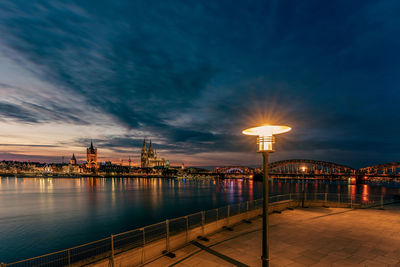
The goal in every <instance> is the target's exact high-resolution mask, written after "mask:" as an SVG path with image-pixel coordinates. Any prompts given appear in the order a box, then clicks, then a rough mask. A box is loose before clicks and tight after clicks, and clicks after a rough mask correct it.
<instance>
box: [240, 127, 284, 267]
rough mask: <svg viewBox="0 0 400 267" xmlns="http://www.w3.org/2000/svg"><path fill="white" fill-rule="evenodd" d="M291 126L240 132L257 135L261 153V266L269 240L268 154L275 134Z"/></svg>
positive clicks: (266, 266) (265, 263)
mask: <svg viewBox="0 0 400 267" xmlns="http://www.w3.org/2000/svg"><path fill="white" fill-rule="evenodd" d="M291 129H292V128H290V127H288V126H284V125H262V126H259V127H253V128H248V129H246V130H244V131H243V132H242V133H243V134H245V135H255V136H257V144H258V151H257V152H259V153H262V155H263V163H264V164H263V169H264V176H263V196H264V201H263V233H262V256H261V259H262V266H263V267H268V266H269V241H268V156H269V153H271V152H274V149H273V144H274V143H275V136H274V135H276V134H281V133H286V132H289V131H290V130H291Z"/></svg>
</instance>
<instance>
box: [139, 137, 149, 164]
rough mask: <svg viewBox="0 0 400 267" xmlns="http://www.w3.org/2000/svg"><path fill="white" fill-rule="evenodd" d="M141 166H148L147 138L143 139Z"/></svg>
mask: <svg viewBox="0 0 400 267" xmlns="http://www.w3.org/2000/svg"><path fill="white" fill-rule="evenodd" d="M140 166H141V167H142V168H147V167H148V152H147V147H146V139H143V147H142V154H141V156H140Z"/></svg>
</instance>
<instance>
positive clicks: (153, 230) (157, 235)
mask: <svg viewBox="0 0 400 267" xmlns="http://www.w3.org/2000/svg"><path fill="white" fill-rule="evenodd" d="M144 236H145V241H146V244H147V243H150V242H153V241H157V240H160V239H163V238H166V237H167V228H166V225H165V222H160V223H156V224H153V225H150V226H146V227H144Z"/></svg>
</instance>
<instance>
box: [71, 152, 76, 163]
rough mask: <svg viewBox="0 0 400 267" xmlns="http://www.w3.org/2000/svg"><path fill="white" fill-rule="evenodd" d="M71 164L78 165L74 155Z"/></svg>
mask: <svg viewBox="0 0 400 267" xmlns="http://www.w3.org/2000/svg"><path fill="white" fill-rule="evenodd" d="M70 164H71V165H76V158H75V154H72V157H71V160H70Z"/></svg>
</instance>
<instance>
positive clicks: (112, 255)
mask: <svg viewBox="0 0 400 267" xmlns="http://www.w3.org/2000/svg"><path fill="white" fill-rule="evenodd" d="M111 266H112V267H114V236H113V235H111Z"/></svg>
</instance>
